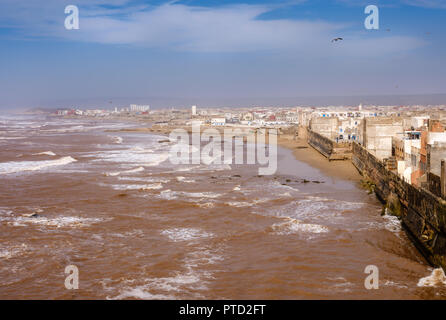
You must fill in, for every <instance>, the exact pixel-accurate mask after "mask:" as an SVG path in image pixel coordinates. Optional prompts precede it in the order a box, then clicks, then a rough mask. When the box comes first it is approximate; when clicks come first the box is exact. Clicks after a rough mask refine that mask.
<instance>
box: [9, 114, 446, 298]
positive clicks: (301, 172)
mask: <svg viewBox="0 0 446 320" xmlns="http://www.w3.org/2000/svg"><path fill="white" fill-rule="evenodd" d="M141 126H142V124H141V123H131V122H128V123H127V122H123V121H111V120H92V119H62V118H56V117H48V116H28V115H27V116H25V115H2V116H0V150H1V152H0V299H443V298H444V297H446V277H445V276H444V273H443V271H442V270H441V269H435V268H433V267H431V266H430V265H429V264H428V263H427V262H426V260H425V259H424V258H423V256H422V255H421V254H420V253H419V252H418V251H417V250H416V248H415V247H414V245H413V244H412V242H411V241H410V240H409V238H408V236H407V234H406V232H405V230H404V229H403V228H402V227H401V223H400V221H399V220H398V219H397V218H396V217H394V216H391V215H388V214H384V215H382V213H383V207H382V204H381V203H380V202H379V201H378V200H377V199H376V197H375V196H374V195H373V194H369V193H368V192H367V191H366V190H364V189H362V188H361V187H360V186H359V183H358V182H354V181H347V180H343V179H339V178H334V177H330V176H327V175H325V174H323V173H322V172H321V171H319V170H318V169H316V168H313V167H311V166H310V165H309V164H306V163H304V162H301V161H298V160H296V159H295V158H294V156H293V154H292V151H291V150H288V149H284V148H281V147H279V148H278V166H277V167H278V169H277V171H276V173H275V174H273V175H263V176H262V175H259V174H258V166H256V165H246V164H232V163H223V164H210V165H206V164H172V163H171V161H170V160H169V151H170V150H171V148H172V145H173V143H174V142H173V141H170V140H169V139H166V136H164V135H160V134H156V133H149V132H132V131H131V130H128V129H131V128H135V127H141ZM144 126H150V124H144ZM122 129H126V130H122ZM67 266H75V267H76V269H77V270H78V278H79V283H78V289H69V288H67V287H66V279H67V276H69V275H68V274H67V273H66V272H65V271H66V268H67ZM368 266H375V267H376V270H377V271H379V273H378V274H375V276H378V278H377V279H378V282H377V288H372V289H370V288H369V289H367V286H366V282H367V281H370V278H368V276H369V275H370V274H369V273H368V272H366V269H367V267H368ZM367 279H369V280H367Z"/></svg>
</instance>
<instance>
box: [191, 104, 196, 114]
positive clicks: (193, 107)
mask: <svg viewBox="0 0 446 320" xmlns="http://www.w3.org/2000/svg"><path fill="white" fill-rule="evenodd" d="M191 111H192V115H193V116H196V115H197V106H192V108H191Z"/></svg>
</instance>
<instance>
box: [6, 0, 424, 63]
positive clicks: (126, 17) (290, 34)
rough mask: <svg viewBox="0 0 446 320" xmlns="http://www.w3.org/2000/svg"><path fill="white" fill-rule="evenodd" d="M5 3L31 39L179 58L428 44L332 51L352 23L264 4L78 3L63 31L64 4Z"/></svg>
mask: <svg viewBox="0 0 446 320" xmlns="http://www.w3.org/2000/svg"><path fill="white" fill-rule="evenodd" d="M4 1H5V2H4V3H3V4H2V6H5V4H6V6H8V4H9V7H8V8H7V9H8V10H0V11H1V12H8V19H9V20H10V21H11V23H12V24H13V25H18V26H20V30H21V31H22V32H23V34H25V35H26V36H39V37H42V36H44V37H50V38H59V39H66V40H72V41H84V42H94V43H105V44H127V45H139V46H145V47H150V48H160V49H163V50H174V51H193V52H258V51H266V52H284V51H291V52H296V53H302V54H312V55H323V54H325V53H327V51H328V52H330V53H331V54H334V55H336V54H342V55H372V54H373V55H379V54H388V53H392V52H400V51H405V50H412V49H414V48H417V47H419V46H421V45H423V43H422V42H421V41H419V40H418V39H416V38H412V37H401V36H399V37H398V36H393V37H389V36H387V37H384V38H377V37H373V38H370V37H367V36H364V35H363V34H361V35H359V34H358V35H353V36H351V37H350V38H345V40H344V41H343V42H342V43H336V44H335V45H333V44H332V43H331V41H330V40H331V39H332V38H333V37H335V36H342V35H343V33H344V32H346V31H347V27H348V25H347V24H342V23H329V22H325V21H317V20H313V21H310V20H289V19H275V20H263V19H259V16H260V15H261V14H263V13H267V12H269V11H270V10H271V7H269V6H265V5H233V6H219V7H197V6H187V5H182V4H177V3H175V2H170V3H166V4H163V5H160V6H144V7H141V6H138V7H133V6H129V5H125V4H127V3H128V1H127V0H114V1H113V4H115V5H117V6H118V7H115V8H114V9H109V8H104V7H102V6H100V5H101V4H103V3H104V2H105V0H93V1H87V0H79V1H77V3H78V4H79V7H80V29H79V30H65V29H64V28H63V20H64V18H65V16H64V13H63V8H64V5H65V4H61V3H60V2H59V1H56V0H47V2H45V4H44V6H43V7H39V6H38V3H37V1H21V0H14V1H12V0H4ZM425 1H428V0H425ZM13 3H14V4H15V5H12V4H13ZM107 3H110V2H109V1H107ZM17 4H18V5H17ZM12 7H14V8H12ZM0 9H2V8H1V6H0ZM2 15H5V13H3V14H1V13H0V18H1V17H2Z"/></svg>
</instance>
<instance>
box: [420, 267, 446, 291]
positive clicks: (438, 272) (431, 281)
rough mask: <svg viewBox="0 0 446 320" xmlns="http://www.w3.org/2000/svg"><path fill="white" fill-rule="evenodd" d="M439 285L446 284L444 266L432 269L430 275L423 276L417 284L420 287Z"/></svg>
mask: <svg viewBox="0 0 446 320" xmlns="http://www.w3.org/2000/svg"><path fill="white" fill-rule="evenodd" d="M439 285H446V276H445V274H444V271H443V269H442V268H437V269H434V270H432V273H431V274H430V275H428V276H427V277H424V278H421V279H420V280H419V281H418V284H417V286H418V287H436V286H439Z"/></svg>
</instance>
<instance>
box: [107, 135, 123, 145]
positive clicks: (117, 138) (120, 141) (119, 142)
mask: <svg viewBox="0 0 446 320" xmlns="http://www.w3.org/2000/svg"><path fill="white" fill-rule="evenodd" d="M109 137H110V138H111V139H112V141H113V143H115V144H121V143H122V141H123V139H122V137H119V136H109Z"/></svg>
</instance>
